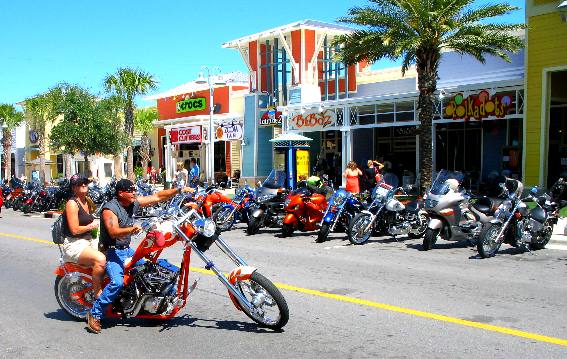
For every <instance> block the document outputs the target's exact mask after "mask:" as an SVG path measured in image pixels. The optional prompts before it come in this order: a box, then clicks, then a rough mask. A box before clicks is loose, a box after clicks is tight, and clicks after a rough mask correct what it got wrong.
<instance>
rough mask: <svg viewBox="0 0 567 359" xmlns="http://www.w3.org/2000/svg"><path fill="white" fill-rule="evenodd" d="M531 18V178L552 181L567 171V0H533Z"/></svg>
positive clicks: (528, 89) (528, 158)
mask: <svg viewBox="0 0 567 359" xmlns="http://www.w3.org/2000/svg"><path fill="white" fill-rule="evenodd" d="M561 4H563V7H562V8H560V5H561ZM526 22H527V25H528V30H527V36H526V38H527V47H526V65H527V66H526V78H525V81H526V85H525V86H526V118H525V129H526V130H525V137H526V142H525V157H526V161H525V163H524V166H525V173H526V176H525V181H526V183H527V184H528V185H539V186H544V187H549V186H551V185H552V184H553V183H554V182H555V181H556V180H557V179H558V178H559V176H560V175H566V174H567V46H566V44H567V3H565V2H564V1H559V0H527V1H526Z"/></svg>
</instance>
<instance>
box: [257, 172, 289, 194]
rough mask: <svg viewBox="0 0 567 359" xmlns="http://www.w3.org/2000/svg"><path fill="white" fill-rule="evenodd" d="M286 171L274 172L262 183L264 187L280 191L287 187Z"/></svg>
mask: <svg viewBox="0 0 567 359" xmlns="http://www.w3.org/2000/svg"><path fill="white" fill-rule="evenodd" d="M285 178H286V175H285V171H281V170H275V169H274V170H272V172H270V174H269V175H268V178H266V179H265V180H264V183H262V187H266V188H270V189H278V188H282V187H285Z"/></svg>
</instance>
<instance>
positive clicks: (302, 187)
mask: <svg viewBox="0 0 567 359" xmlns="http://www.w3.org/2000/svg"><path fill="white" fill-rule="evenodd" d="M285 178H286V175H285V172H283V171H277V170H273V171H272V172H271V173H270V175H269V176H268V178H267V179H266V180H265V181H264V182H263V183H259V184H258V185H259V186H258V187H257V188H256V189H253V188H252V187H251V186H249V185H245V186H243V187H240V188H238V189H237V190H236V193H235V197H234V198H233V199H230V198H227V197H226V196H223V195H222V194H220V192H219V193H218V194H216V197H215V198H216V200H211V201H209V203H211V215H212V216H213V219H214V220H215V222H216V224H217V226H218V228H219V229H221V230H223V231H226V230H230V229H231V228H232V226H233V225H234V223H237V222H244V223H246V224H247V233H248V234H249V235H254V234H256V233H258V232H259V230H260V229H261V228H263V227H277V228H281V235H282V236H283V237H288V236H291V235H292V234H293V233H294V232H295V231H301V232H307V231H318V235H317V239H316V242H319V243H321V242H324V241H326V240H327V237H328V235H329V233H331V232H333V231H335V232H344V233H345V234H346V238H348V240H349V241H350V242H351V243H353V244H363V243H365V242H367V241H368V240H369V238H370V237H371V236H372V235H387V236H391V237H394V238H395V239H396V238H397V237H398V236H407V237H409V238H412V239H417V238H423V244H422V249H423V250H431V249H433V248H434V247H435V244H436V242H437V241H438V240H439V239H443V240H446V241H465V242H467V243H468V244H469V245H470V246H476V247H477V250H478V253H479V255H480V256H481V257H482V258H488V257H492V256H494V255H495V254H496V253H497V252H498V250H499V248H500V246H501V245H502V244H503V243H507V244H509V245H511V246H514V247H519V248H522V249H524V250H528V251H532V250H539V249H542V248H544V247H545V246H546V244H547V243H548V242H549V240H550V238H551V235H552V233H553V227H554V225H555V224H556V223H557V220H558V216H559V213H558V212H559V209H560V208H561V207H563V206H565V205H567V201H566V199H567V182H566V181H565V180H563V179H559V180H558V181H557V183H556V184H555V185H554V186H553V187H552V188H551V189H550V192H549V193H541V191H539V190H538V188H537V187H534V188H531V189H530V190H529V191H527V192H528V193H527V195H526V194H525V193H524V192H525V191H524V186H523V184H522V183H521V182H520V181H518V180H515V179H512V178H506V177H501V178H499V179H498V180H497V181H495V182H494V183H493V185H492V186H489V187H488V188H486V189H485V191H484V192H485V193H484V194H483V195H473V194H472V193H471V191H469V190H466V189H465V188H464V186H463V184H464V182H465V181H464V179H465V176H464V175H463V174H462V173H461V172H451V171H446V170H441V171H440V172H439V173H438V174H437V176H436V177H435V180H434V181H433V184H432V186H431V187H430V188H429V190H428V191H427V192H426V193H425V194H424V195H423V198H422V199H420V200H411V201H405V200H404V198H407V197H406V191H407V190H408V189H407V188H401V187H397V188H396V187H392V186H389V185H388V184H386V183H383V182H381V183H378V184H377V185H376V187H374V189H373V190H372V192H371V193H361V194H352V193H350V192H347V191H346V190H344V189H342V188H339V189H338V190H336V191H333V190H332V189H331V188H330V187H327V186H325V184H324V183H323V181H321V183H319V184H317V183H305V182H303V183H300V184H299V185H298V188H297V189H296V190H293V191H290V190H287V189H286V188H285ZM208 191H209V196H211V194H212V193H215V189H214V188H209V189H208Z"/></svg>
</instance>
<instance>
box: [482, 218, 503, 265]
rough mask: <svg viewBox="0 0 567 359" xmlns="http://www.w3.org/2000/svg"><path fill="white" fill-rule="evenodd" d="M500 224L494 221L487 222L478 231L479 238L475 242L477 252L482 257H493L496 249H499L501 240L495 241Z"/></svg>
mask: <svg viewBox="0 0 567 359" xmlns="http://www.w3.org/2000/svg"><path fill="white" fill-rule="evenodd" d="M501 228H502V226H501V225H500V224H496V223H488V224H486V225H485V226H484V228H483V229H482V231H481V232H480V238H479V239H478V242H477V245H476V247H477V249H478V254H480V256H481V257H482V258H489V257H494V255H495V254H496V252H498V249H500V245H501V244H502V242H501V241H497V240H496V238H497V237H498V233H500V230H501Z"/></svg>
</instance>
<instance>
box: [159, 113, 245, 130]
mask: <svg viewBox="0 0 567 359" xmlns="http://www.w3.org/2000/svg"><path fill="white" fill-rule="evenodd" d="M209 120H210V116H209V115H195V116H188V117H181V118H174V119H171V120H158V121H154V122H153V125H154V127H171V125H179V124H185V123H186V124H191V125H207V124H208V123H209ZM243 120H244V115H242V114H239V113H219V114H214V115H213V122H214V123H223V122H231V121H234V122H240V121H243Z"/></svg>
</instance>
